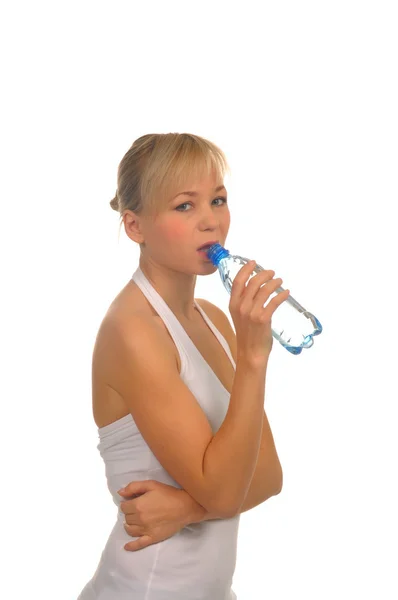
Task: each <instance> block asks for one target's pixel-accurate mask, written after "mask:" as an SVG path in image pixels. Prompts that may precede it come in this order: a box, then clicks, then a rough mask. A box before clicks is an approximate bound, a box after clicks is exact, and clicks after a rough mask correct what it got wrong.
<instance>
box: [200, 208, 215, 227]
mask: <svg viewBox="0 0 398 600" xmlns="http://www.w3.org/2000/svg"><path fill="white" fill-rule="evenodd" d="M199 220H200V223H201V224H202V226H204V227H205V229H214V228H215V227H217V225H218V223H219V215H218V214H217V209H216V208H214V207H213V208H212V207H206V208H204V209H203V210H202V212H201V213H200V219H199Z"/></svg>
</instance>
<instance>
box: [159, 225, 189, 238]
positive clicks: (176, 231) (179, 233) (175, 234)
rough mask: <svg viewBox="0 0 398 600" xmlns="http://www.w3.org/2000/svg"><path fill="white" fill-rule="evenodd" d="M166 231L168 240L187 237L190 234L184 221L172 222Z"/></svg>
mask: <svg viewBox="0 0 398 600" xmlns="http://www.w3.org/2000/svg"><path fill="white" fill-rule="evenodd" d="M164 233H165V238H166V239H167V240H170V241H173V240H174V242H175V241H176V240H184V239H186V238H187V237H188V236H189V229H188V227H186V226H184V224H183V223H173V224H171V223H170V224H169V226H168V227H167V229H166V230H165V232H164Z"/></svg>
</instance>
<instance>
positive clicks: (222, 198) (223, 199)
mask: <svg viewBox="0 0 398 600" xmlns="http://www.w3.org/2000/svg"><path fill="white" fill-rule="evenodd" d="M214 200H222V203H221V204H219V205H218V206H223V205H224V204H227V199H226V198H225V197H224V196H219V197H218V198H214ZM214 200H213V202H214ZM188 204H190V203H189V202H184V204H180V205H179V206H177V207H176V208H175V209H174V210H178V212H188V211H186V210H179V209H180V208H181V207H182V206H188Z"/></svg>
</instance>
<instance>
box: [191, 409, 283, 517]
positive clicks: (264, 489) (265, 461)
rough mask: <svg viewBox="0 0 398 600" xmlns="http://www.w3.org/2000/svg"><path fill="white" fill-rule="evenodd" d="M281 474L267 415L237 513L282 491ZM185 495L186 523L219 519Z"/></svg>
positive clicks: (216, 515)
mask: <svg viewBox="0 0 398 600" xmlns="http://www.w3.org/2000/svg"><path fill="white" fill-rule="evenodd" d="M282 484H283V473H282V467H281V464H280V462H279V458H278V454H277V451H276V448H275V442H274V438H273V435H272V432H271V428H270V425H269V422H268V418H267V415H266V414H265V411H264V415H263V432H262V437H261V445H260V451H259V454H258V459H257V463H256V468H255V471H254V475H253V478H252V480H251V482H250V487H249V490H248V492H247V495H246V498H245V500H244V502H243V504H242V506H241V507H240V509H239V510H238V511H237V514H241V513H243V512H245V511H247V510H250V509H252V508H254V507H255V506H258V505H259V504H262V503H263V502H265V501H266V500H268V498H271V497H272V496H276V495H277V494H279V492H280V491H281V489H282ZM182 491H183V492H184V494H186V498H185V500H186V517H187V519H186V522H187V524H189V523H199V522H200V521H210V520H212V519H221V518H223V517H222V516H220V515H218V514H217V513H214V512H209V511H207V510H206V509H205V508H204V507H203V506H201V505H200V504H198V503H197V502H196V501H195V500H194V499H193V498H192V497H191V496H190V495H189V494H188V493H187V492H185V490H182Z"/></svg>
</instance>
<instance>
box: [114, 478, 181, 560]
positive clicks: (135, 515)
mask: <svg viewBox="0 0 398 600" xmlns="http://www.w3.org/2000/svg"><path fill="white" fill-rule="evenodd" d="M118 494H119V495H120V496H122V497H123V498H125V500H124V501H123V502H121V503H120V510H121V511H122V512H123V513H124V514H125V516H126V520H125V525H124V529H125V530H126V532H127V533H128V534H129V535H130V536H132V537H138V539H137V540H135V541H134V542H129V543H127V544H126V545H125V546H124V549H125V550H130V551H135V550H141V549H142V548H146V547H147V546H150V545H151V544H156V543H158V542H161V541H163V540H165V539H167V538H170V537H172V536H173V535H175V534H176V533H178V532H179V531H180V530H181V529H182V528H183V527H185V526H186V525H188V523H189V515H188V505H187V501H186V497H187V494H186V493H184V490H181V489H179V488H176V487H174V486H172V485H167V484H165V483H161V482H160V481H156V480H152V479H149V480H145V481H132V482H131V483H129V484H128V485H127V486H126V487H125V488H124V491H122V490H119V492H118ZM137 496H138V497H137ZM187 519H188V520H187Z"/></svg>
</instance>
